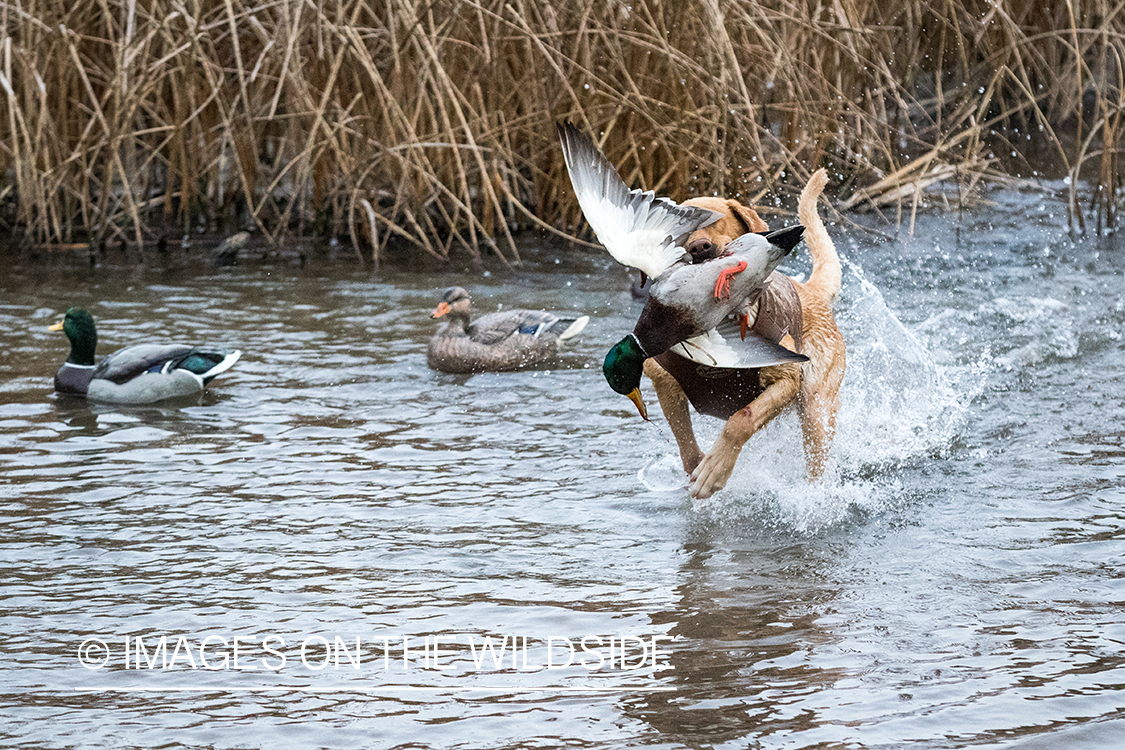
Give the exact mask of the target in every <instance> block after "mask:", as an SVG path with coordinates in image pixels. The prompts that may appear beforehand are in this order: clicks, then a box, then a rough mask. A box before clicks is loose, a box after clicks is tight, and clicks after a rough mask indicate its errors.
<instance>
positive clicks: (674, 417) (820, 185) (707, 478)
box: [645, 169, 845, 498]
mask: <svg viewBox="0 0 1125 750" xmlns="http://www.w3.org/2000/svg"><path fill="white" fill-rule="evenodd" d="M827 182H828V175H827V173H826V172H825V171H824V170H823V169H820V170H818V171H817V172H815V173H814V174H813V176H812V178H811V179H810V180H809V183H808V185H806V186H805V189H804V190H803V191H802V192H801V198H800V200H799V202H798V207H797V216H798V219H799V220H800V222H801V224H803V225H804V227H805V244H806V245H808V248H809V252H810V254H811V255H812V261H813V271H812V274H810V276H809V279H808V281H805V282H803V283H802V282H799V281H797V280H796V279H793V283H794V285H795V287H796V290H797V296H798V298H799V299H800V303H801V320H802V326H801V327H802V331H801V334H802V335H801V346H800V349H798V348H797V344H796V342H795V341H794V340H793V337H792V336H789V335H786V336H785V337H784V338H783V339H782V340H781V342H780V343H781V345H782V346H785V347H786V348H789V349H793V350H794V351H800V353H801V354H804V355H805V356H807V357H808V358H809V361H808V362H805V363H803V364H795V363H789V364H783V365H776V366H774V367H763V368H762V369H761V370H760V371H759V377H760V379H761V385H762V389H763V390H762V393H761V394H760V395H759V396H758V397H757V398H755V399H754V400H753V401H752V402H750V403H749V404H747V405H746V406H744V407H743V408H742V409H740V410H738V411H737V412H735V414H734V415H733V416H731V417H730V419H728V420H727V422H726V424H725V425H724V426H723V429H722V431H721V432H720V433H719V437H718V439H716V440H715V444H714V445H713V446H711V450H709V451H708V452H707V453H706V454H704V453H703V452H702V451H701V450H700V449H699V444H698V443H697V442H696V439H695V431H694V430H693V429H692V425H691V414H690V412H689V411H688V399H687V396H686V395H685V394H684V391H683V389H682V388H681V387H680V384H679V383H678V382H677V381H676V379H675V378H674V377H672V376H671V375H670V374H669V373H668V372H667V371H666V370H665V369H664V368H663V367H661V366H660V365H659V364H658V363H657V362H656V360H654V359H649V360H646V361H645V374H647V375H648V376H649V378H651V379H652V383H653V386H654V387H655V388H656V395H657V398H658V399H659V400H660V407H661V409H662V410H663V411H664V416H665V417H666V418H667V420H668V425H669V426H670V427H671V429H672V434H673V435H674V436H675V438H676V443H677V444H678V445H679V449H680V459H681V460H682V462H683V466H684V470H685V471H687V472H688V473H689V474H690V475H691V494H692V497H696V498H706V497H710V496H711V495H713V494H714V493H716V492H718V491H719V490H720V489H722V488H723V487H724V486H726V483H727V480H728V479H730V475H731V472H732V471H733V470H734V465H735V462H736V461H737V460H738V454H739V453H741V452H742V446H743V445H745V443H746V441H747V440H749V439H750V436H751V435H753V434H754V433H756V432H758V430H761V429H762V428H763V427H765V426H766V424H768V423H769V422H770V420H772V419H773V418H774V417H776V416H777V415H778V414H779V413H780V412H781V411H782V409H784V408H785V407H786V406H788V405H789V404H790V403H795V404H796V406H797V414H798V416H799V419H800V422H801V433H802V435H803V437H804V449H805V464H806V470H807V475H808V478H809V481H816V480H817V479H819V478H820V477H821V476H822V475H823V473H824V466H825V461H826V459H827V456H828V451H829V448H830V447H831V444H832V438H833V435H834V433H835V431H836V411H837V409H838V408H839V403H840V384H841V382H842V381H843V379H844V367H845V352H844V339H843V337H842V336H841V335H840V331H839V329H838V328H837V327H836V320H835V318H834V317H833V315H832V302H833V301H834V300H835V299H836V297H837V296H838V295H839V293H840V273H841V271H840V258H839V256H838V255H837V254H836V247H835V245H834V244H833V243H832V240H831V238H830V237H829V236H828V232H827V231H826V230H825V228H824V223H823V222H822V221H821V220H820V216H819V215H818V214H817V211H816V202H817V200H818V198H819V197H820V194H821V193H822V192H823V191H824V186H825V185H826V184H827ZM684 205H688V206H701V207H703V208H709V209H711V210H713V211H716V212H718V213H720V214H722V218H721V219H719V220H718V221H717V222H715V223H714V224H711V225H710V226H707V227H704V228H703V229H699V230H696V231H695V232H693V233H692V234H691V235H690V236H689V237H688V240H687V243H686V249H687V251H688V252H689V253H691V255H692V259H693V262H703V261H706V260H709V259H711V258H715V257H718V256H720V255H722V254H723V252H724V248H726V246H727V245H728V244H729V243H730V242H731V241H732V240H734V239H735V238H736V237H740V236H742V235H744V234H746V233H747V232H765V231H768V230H769V226H768V225H767V224H766V222H765V221H763V220H762V218H761V217H760V216H759V215H758V213H757V212H756V211H754V209H752V208H750V207H748V206H744V205H742V204H741V203H739V202H738V201H736V200H733V199H726V200H724V199H722V198H693V199H691V200H689V201H685V203H684ZM716 386H719V383H716Z"/></svg>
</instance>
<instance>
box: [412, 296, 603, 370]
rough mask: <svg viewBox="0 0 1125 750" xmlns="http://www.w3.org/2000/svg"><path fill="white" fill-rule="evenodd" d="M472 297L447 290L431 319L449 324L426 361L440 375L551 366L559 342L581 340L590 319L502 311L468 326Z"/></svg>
mask: <svg viewBox="0 0 1125 750" xmlns="http://www.w3.org/2000/svg"><path fill="white" fill-rule="evenodd" d="M469 306H470V300H469V293H468V292H467V291H465V290H464V289H462V288H461V287H459V286H454V287H450V288H449V289H446V290H445V292H444V293H443V294H442V296H441V301H440V302H439V303H438V306H437V308H435V309H434V311H433V313H432V314H431V316H430V317H432V318H442V317H447V318H448V322H447V323H446V324H445V325H444V326H442V327H441V328H440V329H439V330H438V332H437V333H436V334H434V337H433V338H432V339H430V346H429V349H428V350H427V352H426V361H427V362H428V363H429V365H430V367H432V368H433V369H435V370H441V371H442V372H452V373H468V372H502V371H506V370H522V369H526V368H531V367H538V366H542V365H545V364H548V363H550V362H551V361H552V360H553V359H554V358H555V357H556V355H557V354H558V343H559V342H560V341H565V340H566V339H569V338H573V337H574V336H577V335H578V334H579V333H580V332H581V331H582V329H583V328H585V327H586V324H587V323H588V322H590V318H589V316H586V315H582V316H579V317H561V316H559V315H555V314H554V313H549V312H543V311H542V310H502V311H500V312H494V313H489V314H488V315H482V316H481V317H479V318H477V319H476V320H474V321H471V322H470V318H469Z"/></svg>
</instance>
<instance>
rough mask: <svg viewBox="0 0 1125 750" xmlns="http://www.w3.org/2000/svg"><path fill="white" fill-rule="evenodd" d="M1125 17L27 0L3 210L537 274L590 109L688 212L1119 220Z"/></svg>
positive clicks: (986, 7)
mask: <svg viewBox="0 0 1125 750" xmlns="http://www.w3.org/2000/svg"><path fill="white" fill-rule="evenodd" d="M1123 5H1125V3H1110V2H1108V1H1106V0H1063V1H1061V2H1060V1H1058V0H1056V1H1055V2H1042V1H1040V0H991V1H988V0H904V1H901V2H899V1H896V0H722V2H720V0H677V2H646V1H644V0H628V1H615V0H572V1H571V2H564V3H556V2H549V1H546V0H272V1H270V0H265V1H264V2H253V3H251V2H244V0H2V1H0V24H2V32H3V36H2V38H0V88H2V89H3V90H2V93H0V180H2V182H0V221H3V222H4V226H5V228H6V229H7V230H8V231H13V230H20V231H22V232H24V233H25V235H26V236H27V237H29V238H30V239H31V241H33V242H35V243H39V244H44V245H56V244H63V243H90V245H91V246H92V247H98V246H100V245H101V244H103V243H106V242H128V243H136V244H141V245H143V244H144V243H146V242H152V241H153V240H154V239H157V238H160V237H165V236H170V237H178V235H179V234H180V233H188V232H192V231H194V230H196V229H197V228H200V227H206V228H211V229H218V230H223V231H235V230H237V229H246V228H253V229H255V230H256V231H259V232H261V233H262V234H263V235H264V236H265V237H266V238H267V239H268V240H269V241H271V242H276V241H279V240H280V239H282V238H283V237H285V236H294V235H300V236H308V235H319V236H324V235H331V236H338V237H341V238H349V239H350V240H351V242H352V243H353V244H354V246H355V247H356V251H357V253H359V255H360V257H361V258H365V259H369V260H370V259H373V260H375V262H377V261H378V258H379V255H380V254H381V253H382V251H383V250H384V249H385V248H386V247H387V245H388V243H395V244H403V243H405V244H406V245H409V246H413V247H416V248H419V249H420V250H422V251H425V252H427V253H429V254H431V255H434V256H436V257H438V258H447V257H449V254H450V253H451V252H453V251H455V250H457V249H463V250H465V251H467V252H468V253H470V254H471V255H472V256H473V257H474V258H476V259H478V260H479V259H480V258H481V254H482V253H491V254H494V255H495V257H497V258H499V259H501V260H502V261H503V262H505V263H515V262H518V260H519V254H518V251H517V247H516V243H515V241H514V239H513V236H512V234H513V232H514V231H516V230H518V229H524V228H529V227H539V228H545V229H549V230H550V231H556V232H561V233H564V234H571V233H580V232H581V221H580V214H579V212H578V209H577V205H576V203H575V201H574V198H573V195H572V193H571V190H570V185H569V181H568V179H567V177H566V173H565V170H564V167H563V165H562V161H561V154H560V152H559V149H558V147H557V145H556V143H555V131H554V123H555V122H556V120H558V119H562V118H569V119H571V120H574V121H575V122H577V123H579V124H580V125H581V126H582V127H584V128H587V129H589V130H590V131H591V132H594V133H596V134H598V137H599V138H600V139H601V141H602V142H603V143H604V146H605V149H606V151H607V153H608V155H609V156H610V158H611V159H612V160H613V161H614V162H615V163H616V164H617V165H618V167H619V169H620V171H621V173H622V175H623V176H624V177H625V179H626V181H627V182H629V183H631V184H633V185H636V186H644V187H646V188H655V189H656V190H658V191H660V192H661V193H664V194H668V195H670V196H673V197H676V198H679V199H683V198H687V197H690V196H691V195H696V194H724V195H731V196H738V197H740V198H741V199H742V200H743V201H744V202H748V203H765V204H766V205H767V206H775V205H778V204H780V203H784V202H785V201H786V200H788V198H789V196H790V194H791V193H792V192H793V191H795V190H798V189H799V187H800V186H801V184H803V182H804V180H805V178H806V177H807V176H808V174H809V173H810V172H811V171H812V170H813V169H814V168H816V167H818V166H821V165H826V166H828V167H829V171H830V174H831V175H832V179H833V182H834V183H835V184H834V189H835V190H836V194H837V196H838V198H839V200H840V202H839V207H840V208H842V209H872V208H878V207H886V206H891V207H893V211H891V212H889V213H888V218H889V220H892V221H894V220H899V221H902V220H903V217H904V210H908V211H911V212H912V211H913V210H914V209H915V208H917V206H918V202H919V200H920V198H921V196H922V195H923V191H924V190H925V189H926V188H928V187H929V186H931V185H933V184H934V183H937V182H943V183H944V184H946V185H949V184H953V185H956V186H957V188H958V191H959V194H960V196H962V197H963V196H965V195H966V194H967V193H968V191H970V190H971V189H972V187H973V186H974V185H975V184H976V183H977V181H978V180H979V179H981V178H982V177H989V176H995V175H1000V174H1025V175H1029V176H1034V175H1036V174H1040V173H1043V172H1044V171H1045V172H1047V173H1048V174H1049V175H1050V176H1055V177H1062V176H1067V177H1069V178H1070V181H1069V185H1070V188H1069V194H1068V195H1067V197H1066V203H1067V209H1068V213H1067V215H1068V217H1069V219H1070V221H1071V222H1072V226H1073V228H1074V229H1076V230H1078V231H1082V230H1085V229H1086V226H1085V222H1086V220H1087V217H1091V218H1092V220H1093V222H1094V224H1095V226H1096V227H1097V229H1099V230H1100V229H1101V228H1102V227H1112V226H1114V225H1115V224H1116V221H1117V211H1118V205H1119V198H1120V186H1121V171H1120V167H1119V164H1118V158H1117V157H1118V153H1119V150H1118V143H1119V140H1120V138H1121V130H1122V112H1123V108H1125V94H1123V90H1122V86H1121V82H1122V79H1123V77H1125V76H1123V73H1122V69H1123V67H1122V66H1123V63H1122V59H1123V54H1122V51H1123V40H1125V36H1123V35H1125V17H1123V15H1122V10H1123ZM1080 176H1081V177H1087V178H1089V182H1082V183H1080V181H1079V177H1080ZM1082 186H1085V187H1082ZM905 215H907V216H909V215H910V214H905Z"/></svg>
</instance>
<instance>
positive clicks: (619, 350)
mask: <svg viewBox="0 0 1125 750" xmlns="http://www.w3.org/2000/svg"><path fill="white" fill-rule="evenodd" d="M644 364H645V350H644V349H642V348H641V344H640V342H638V341H637V337H636V336H634V335H633V334H631V333H630V334H629V335H628V336H626V337H625V338H623V339H621V340H620V341H618V342H617V343H616V344H614V345H613V348H612V349H610V350H609V353H608V354H606V355H605V362H604V363H603V364H602V373H603V374H604V375H605V379H606V382H607V383H609V387H610V388H612V389H613V390H615V391H617V392H618V393H620V394H621V395H622V396H628V397H629V400H630V401H632V402H633V403H634V404H635V405H636V407H637V411H638V412H640V414H641V418H642V419H645V420H647V419H648V409H646V408H645V402H644V399H642V398H641V373H642V372H644Z"/></svg>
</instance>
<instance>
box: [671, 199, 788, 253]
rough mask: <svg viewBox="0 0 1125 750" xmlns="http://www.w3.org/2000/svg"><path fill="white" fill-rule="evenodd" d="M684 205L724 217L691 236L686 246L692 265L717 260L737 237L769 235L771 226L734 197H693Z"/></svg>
mask: <svg viewBox="0 0 1125 750" xmlns="http://www.w3.org/2000/svg"><path fill="white" fill-rule="evenodd" d="M684 205H685V206H699V207H700V208H708V209H711V210H712V211H715V212H717V213H720V214H722V216H723V218H721V219H719V220H718V221H716V222H715V223H714V224H711V225H710V226H706V227H703V228H702V229H697V230H695V231H694V232H692V233H691V234H690V235H688V239H687V242H686V243H685V245H684V247H685V248H686V249H687V251H688V252H689V253H691V261H692V263H701V262H703V261H705V260H711V259H712V258H718V257H719V256H720V255H722V254H723V252H724V250H725V249H726V246H727V245H728V244H729V243H730V242H731V240H733V239H735V238H736V237H741V236H742V235H744V234H747V233H748V232H767V231H769V226H768V225H767V224H766V222H764V221H762V217H760V216H758V212H757V211H755V210H754V209H752V208H750V207H749V206H744V205H742V204H741V203H739V202H738V201H736V200H734V199H733V198H731V199H727V200H724V199H722V198H692V199H691V200H688V201H684Z"/></svg>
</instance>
